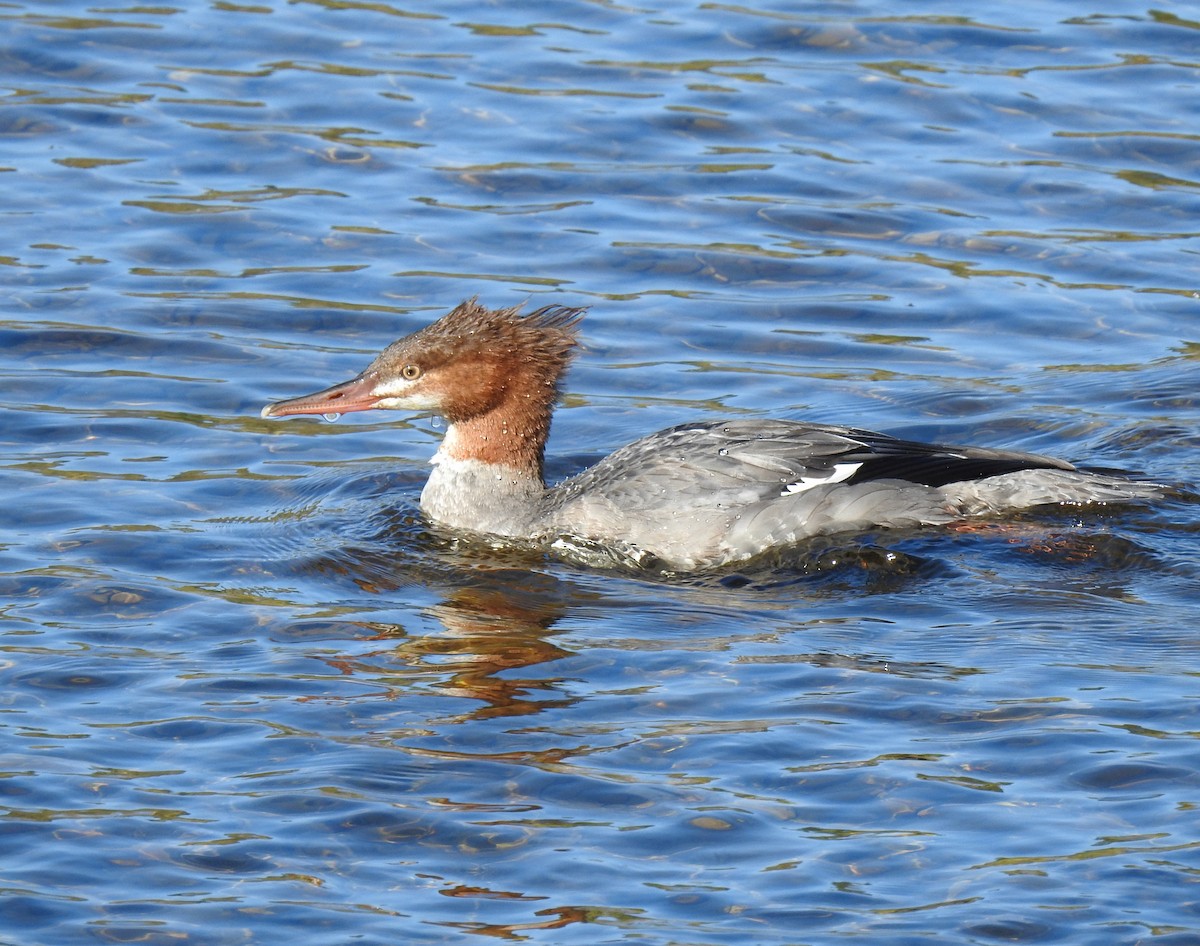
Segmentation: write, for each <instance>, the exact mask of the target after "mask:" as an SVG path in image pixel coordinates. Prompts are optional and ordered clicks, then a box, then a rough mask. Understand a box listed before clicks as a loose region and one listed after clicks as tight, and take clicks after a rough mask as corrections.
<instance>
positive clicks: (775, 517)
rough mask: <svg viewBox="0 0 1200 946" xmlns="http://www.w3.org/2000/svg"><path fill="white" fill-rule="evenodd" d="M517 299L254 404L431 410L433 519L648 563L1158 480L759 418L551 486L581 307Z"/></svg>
mask: <svg viewBox="0 0 1200 946" xmlns="http://www.w3.org/2000/svg"><path fill="white" fill-rule="evenodd" d="M523 308H524V307H523V306H512V307H507V308H495V309H491V308H487V307H486V306H485V305H483V304H481V303H480V302H479V301H478V299H475V298H472V299H468V300H466V301H465V302H463V303H461V304H460V305H458V306H456V307H455V308H453V309H452V310H451V311H450V312H448V313H447V314H446V315H444V316H443V317H441V318H440V319H438V320H437V321H435V322H433V323H431V324H429V325H427V326H426V327H424V328H422V329H420V330H419V331H416V332H414V333H412V334H411V335H408V336H406V337H405V338H402V339H400V340H398V341H396V342H393V343H392V344H390V345H388V346H387V347H386V348H385V349H384V350H383V351H382V352H381V353H380V354H379V356H378V357H377V358H375V360H374V361H372V362H371V364H370V365H368V366H367V368H366V369H365V370H364V371H362V372H361V373H360V374H358V375H357V376H355V377H354V378H351V379H350V380H348V381H343V382H341V383H339V384H335V385H333V386H332V387H327V388H325V389H323V390H320V391H317V392H315V393H313V394H305V395H302V396H300V397H293V398H289V399H287V400H281V401H276V402H274V403H272V404H269V405H267V406H266V407H264V408H263V409H262V416H263V417H264V418H283V417H291V416H296V415H324V416H334V415H341V414H348V413H352V412H357V411H367V410H391V411H403V412H405V413H408V414H420V415H429V414H431V415H437V416H440V417H441V418H443V419H444V421H445V423H446V430H445V435H444V436H443V438H442V441H441V444H440V446H439V447H438V449H437V451H436V453H435V454H434V455H433V457H432V459H431V461H430V462H431V464H432V470H431V472H430V475H429V477H428V479H427V481H426V483H425V486H424V489H423V490H422V492H421V500H420V505H421V510H422V512H423V514H424V515H425V516H426V517H428V519H429V520H431V521H432V522H433V523H436V524H437V525H438V526H441V527H444V528H446V529H449V530H453V531H455V532H460V533H463V534H467V535H470V536H474V537H478V538H480V539H482V540H485V541H488V542H491V543H493V544H495V543H497V542H499V543H505V542H510V541H511V542H513V543H522V544H533V545H535V546H538V547H545V548H546V549H548V550H551V551H555V550H557V551H560V552H563V551H567V552H574V553H580V550H584V552H586V553H594V554H596V555H597V556H600V557H602V558H603V559H604V560H605V561H615V562H620V563H628V564H630V565H632V566H633V567H636V568H645V569H656V570H659V571H671V572H692V571H698V570H706V569H715V568H722V567H725V566H728V565H731V564H734V563H742V562H745V561H746V560H749V559H753V558H755V557H756V556H760V555H763V554H764V553H766V552H768V551H771V550H778V549H782V548H785V547H789V546H795V545H797V544H798V543H801V542H804V541H805V540H808V539H811V538H813V537H816V536H827V535H832V534H836V533H843V532H861V531H864V530H876V529H882V530H886V529H907V528H915V527H929V526H947V525H950V524H954V523H961V522H964V521H969V520H977V519H988V518H995V517H1003V516H1005V515H1011V514H1013V513H1016V512H1018V511H1021V510H1028V509H1031V508H1034V507H1040V506H1071V507H1076V506H1090V505H1107V504H1114V503H1131V502H1139V501H1146V500H1150V499H1153V498H1155V497H1156V496H1158V495H1159V494H1160V493H1161V491H1162V487H1161V486H1160V485H1158V484H1154V483H1149V482H1143V481H1139V480H1135V479H1131V478H1128V477H1123V476H1118V475H1112V474H1109V473H1100V472H1088V471H1085V470H1081V469H1078V468H1077V467H1075V466H1074V465H1072V464H1071V463H1068V462H1066V461H1065V460H1060V459H1055V458H1053V457H1048V456H1041V455H1038V454H1033V453H1023V452H1018V451H1014V450H1003V449H993V448H990V447H964V446H949V445H944V444H936V443H922V442H918V441H913V440H905V439H902V438H898V437H893V436H889V435H887V434H882V433H875V432H873V431H870V430H864V429H861V428H858V427H844V426H838V425H833V424H822V423H807V422H804V421H796V420H782V419H771V418H758V417H731V418H724V419H714V420H702V421H694V422H689V423H684V424H679V425H677V426H674V427H670V428H667V429H665V430H661V431H659V432H657V433H653V434H650V435H648V436H645V437H642V438H641V439H639V440H635V441H633V442H632V443H630V444H627V445H625V446H623V447H620V448H619V449H617V450H615V451H614V452H612V453H610V454H609V455H608V456H606V457H605V458H604V459H602V460H600V461H599V462H598V463H596V464H595V465H593V466H591V467H590V468H588V469H586V470H584V471H583V472H581V473H579V474H577V475H575V476H572V477H570V478H568V479H566V480H564V481H562V482H560V483H558V484H557V485H552V486H548V485H547V484H546V480H545V475H544V469H545V452H546V441H547V438H548V437H549V434H550V425H551V420H552V418H553V414H554V409H555V406H556V404H557V402H558V399H559V395H560V391H561V387H562V381H563V377H564V375H565V374H566V372H567V369H568V367H569V366H570V363H571V361H572V359H573V358H574V356H575V355H576V353H577V352H578V349H579V326H580V321H581V319H582V317H583V315H584V312H585V311H586V310H585V309H584V308H578V307H571V306H564V305H547V306H542V307H541V308H538V309H536V310H534V311H531V312H528V313H525V312H523V311H522V310H523ZM581 554H582V553H581Z"/></svg>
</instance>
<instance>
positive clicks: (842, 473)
mask: <svg viewBox="0 0 1200 946" xmlns="http://www.w3.org/2000/svg"><path fill="white" fill-rule="evenodd" d="M861 466H862V464H861V463H835V464H834V465H833V469H832V470H830V471H829V472H828V473H821V474H814V475H812V476H802V477H800V479H798V480H797V481H796V482H795V483H788V484H787V486H785V487H784V488H783V490H782V491H781V492H780V494H779V495H780V496H792V495H795V494H796V493H803V492H804V491H805V490H806V489H812V488H813V487H814V486H825V485H826V484H828V483H841V482H842V481H843V480H848V479H850V477H852V476H853V475H854V474H855V473H857V472H858V468H859V467H861Z"/></svg>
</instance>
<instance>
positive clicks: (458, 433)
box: [442, 382, 556, 484]
mask: <svg viewBox="0 0 1200 946" xmlns="http://www.w3.org/2000/svg"><path fill="white" fill-rule="evenodd" d="M518 390H521V391H526V392H527V394H524V395H523V394H518V393H516V392H517V391H518ZM555 396H556V392H555V389H554V385H553V384H546V383H544V382H543V383H541V384H538V385H532V386H529V387H525V386H521V385H510V386H508V388H507V390H506V391H505V395H504V397H503V398H502V399H501V401H500V403H498V404H497V405H495V406H494V407H493V408H492V409H491V410H489V411H488V412H486V413H484V414H476V415H474V416H472V417H467V418H457V419H456V418H447V420H449V421H450V423H451V424H452V432H450V433H448V434H447V438H446V441H445V443H443V445H442V449H443V450H444V451H445V452H446V454H447V455H449V456H451V457H453V458H454V459H456V460H477V461H479V462H480V463H492V464H498V465H500V466H506V467H509V468H511V469H514V470H519V471H521V472H522V473H525V474H527V475H529V476H532V477H535V478H536V479H537V481H538V482H539V483H542V484H544V483H545V481H544V479H543V476H542V461H543V455H544V453H545V448H546V438H547V436H549V433H550V418H551V415H552V413H553V411H554V400H555Z"/></svg>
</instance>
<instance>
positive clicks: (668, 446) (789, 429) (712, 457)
mask: <svg viewBox="0 0 1200 946" xmlns="http://www.w3.org/2000/svg"><path fill="white" fill-rule="evenodd" d="M610 464H613V468H615V467H617V466H619V467H620V468H621V469H624V470H625V472H626V476H628V475H629V474H630V473H631V472H633V479H635V480H641V479H643V478H646V479H648V480H659V479H662V480H666V479H670V480H680V481H688V482H696V483H697V485H700V484H701V482H702V481H707V486H708V488H713V487H714V486H718V487H719V486H722V485H723V486H726V487H728V488H739V487H740V488H741V489H747V488H753V487H754V486H757V487H758V488H759V491H760V493H761V497H762V498H763V499H766V498H768V497H769V496H779V495H788V494H790V493H796V492H802V491H804V490H806V489H808V488H811V487H813V486H819V485H823V484H828V483H845V484H847V485H853V484H858V483H866V482H870V481H872V480H885V479H886V480H900V481H902V482H905V483H913V484H919V485H923V486H944V485H946V484H947V483H958V482H966V481H971V480H979V479H984V478H986V477H990V476H999V475H1001V474H1004V473H1013V472H1016V471H1018V470H1032V469H1057V470H1072V469H1074V467H1072V466H1071V465H1070V464H1069V463H1065V462H1063V461H1061V460H1055V459H1052V458H1050V457H1043V456H1037V455H1035V454H1029V453H1018V452H1015V451H1006V450H989V449H986V448H981V447H951V446H944V445H941V444H928V443H919V442H916V441H911V440H901V439H898V438H896V437H890V436H888V435H886V434H879V433H874V432H873V431H869V430H860V429H858V428H854V427H835V426H829V425H824V424H803V423H796V422H791V421H779V420H732V421H717V422H709V423H700V424H683V425H681V426H678V427H672V428H670V429H668V430H665V431H663V432H662V433H660V434H656V435H654V436H653V437H648V438H646V439H645V440H638V441H635V442H634V443H631V444H629V445H628V446H627V447H623V448H622V449H620V450H618V451H617V452H616V453H614V454H613V455H612V456H610V457H609V458H607V459H606V460H604V461H602V462H601V463H600V464H599V465H598V466H597V467H594V468H593V470H595V471H596V472H598V473H602V472H603V470H604V468H606V467H609V465H610ZM589 472H591V471H589ZM582 475H583V476H587V474H586V473H585V474H582Z"/></svg>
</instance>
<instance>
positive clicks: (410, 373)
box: [400, 365, 421, 381]
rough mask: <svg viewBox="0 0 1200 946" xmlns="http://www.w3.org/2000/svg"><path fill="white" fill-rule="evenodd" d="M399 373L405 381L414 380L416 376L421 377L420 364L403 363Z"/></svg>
mask: <svg viewBox="0 0 1200 946" xmlns="http://www.w3.org/2000/svg"><path fill="white" fill-rule="evenodd" d="M400 374H401V376H402V377H403V378H404V380H405V381H416V380H417V378H419V377H421V366H420V365H405V366H404V367H403V368H401V369H400Z"/></svg>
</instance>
